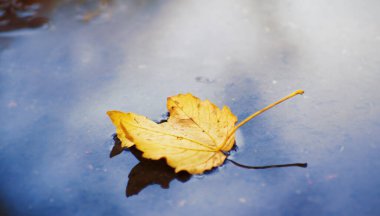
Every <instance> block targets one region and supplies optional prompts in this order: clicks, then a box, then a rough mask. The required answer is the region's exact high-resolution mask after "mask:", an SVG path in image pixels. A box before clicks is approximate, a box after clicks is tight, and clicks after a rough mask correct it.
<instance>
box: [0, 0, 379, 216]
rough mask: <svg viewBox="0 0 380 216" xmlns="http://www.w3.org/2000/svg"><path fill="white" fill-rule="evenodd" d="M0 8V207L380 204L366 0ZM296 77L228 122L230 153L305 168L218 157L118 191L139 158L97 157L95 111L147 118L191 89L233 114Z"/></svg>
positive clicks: (222, 208) (31, 1) (313, 208)
mask: <svg viewBox="0 0 380 216" xmlns="http://www.w3.org/2000/svg"><path fill="white" fill-rule="evenodd" d="M0 8H1V11H0V119H1V127H0V173H1V176H0V215H194V214H197V215H379V214H380V172H379V171H378V170H379V169H380V160H379V154H380V134H379V130H380V92H379V87H378V85H379V81H380V58H379V56H380V13H379V9H380V2H379V1H376V0H367V1H354V0H350V1H343V0H340V1H339V0H337V1H325V0H323V1H301V0H285V1H275V0H269V1H252V0H238V1H236V0H218V1H217V0H209V1H200V0H191V1H190V0H188V1H187V0H184V1H170V0H125V1H123V0H92V1H90V0H87V1H86V0H77V1H74V0H56V1H48V0H25V1H22V0H9V1H4V0H2V1H0ZM296 89H304V90H305V94H304V95H303V96H297V97H296V98H294V99H292V100H290V101H287V102H285V103H284V104H281V105H280V106H278V107H276V108H274V109H273V110H270V111H268V112H266V113H265V114H263V115H261V116H259V117H257V118H255V119H254V120H253V121H251V122H250V123H248V124H246V125H245V126H244V127H243V128H241V129H240V130H239V131H238V137H237V143H236V144H237V147H238V149H237V151H233V152H232V154H231V156H230V157H231V158H232V159H234V160H236V161H238V162H241V163H244V164H249V165H268V164H281V163H293V162H308V164H309V166H308V168H306V169H302V168H296V167H293V168H282V169H270V170H246V169H242V168H239V167H236V166H234V165H233V164H231V163H228V162H227V163H226V164H224V165H223V166H222V167H219V168H217V169H215V170H214V171H213V172H210V173H207V174H204V175H197V176H190V177H188V178H187V179H185V180H180V179H177V180H176V179H174V177H173V176H172V177H171V179H170V180H172V181H171V182H169V183H170V186H169V183H168V182H167V184H168V185H167V186H169V187H170V188H169V189H163V188H162V186H160V185H158V184H152V185H150V186H147V187H145V189H144V190H141V191H140V192H139V193H138V194H137V195H133V196H129V197H128V198H127V197H126V194H125V190H126V186H127V184H128V181H129V178H128V175H129V173H130V172H131V170H132V169H133V168H134V167H135V166H136V165H137V164H138V163H139V161H138V159H136V158H135V157H134V156H133V155H132V154H131V153H130V152H126V151H125V152H123V153H122V154H121V155H118V156H116V157H114V158H112V159H110V158H109V152H110V150H111V149H112V147H113V145H114V140H113V137H112V136H113V134H114V133H115V128H114V127H113V125H112V124H111V121H110V120H109V119H108V117H107V116H106V111H108V110H123V111H130V112H136V113H139V114H142V115H145V116H147V117H149V118H151V119H154V120H160V119H162V118H163V116H165V113H166V106H165V103H166V97H168V96H171V95H176V94H178V93H186V92H191V93H193V94H194V95H196V96H198V97H200V98H201V99H209V100H210V101H213V102H214V103H215V104H216V105H218V106H219V107H221V106H222V105H228V106H230V107H231V109H232V111H233V112H234V113H235V114H236V115H237V116H238V118H239V119H243V118H245V117H247V116H248V115H249V114H251V113H253V112H254V111H256V110H258V109H260V108H262V107H264V106H266V105H267V104H269V103H271V102H273V101H275V100H277V99H279V98H281V97H283V96H285V95H287V94H288V93H291V92H292V91H294V90H296ZM137 173H141V172H137ZM140 177H141V179H145V180H147V179H146V178H148V177H146V176H144V175H143V176H140ZM148 183H149V182H148ZM150 183H153V182H150ZM156 183H157V182H156ZM145 186H146V185H145Z"/></svg>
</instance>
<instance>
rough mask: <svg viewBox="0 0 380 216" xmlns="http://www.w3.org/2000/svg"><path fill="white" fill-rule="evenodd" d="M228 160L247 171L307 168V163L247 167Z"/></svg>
mask: <svg viewBox="0 0 380 216" xmlns="http://www.w3.org/2000/svg"><path fill="white" fill-rule="evenodd" d="M227 160H228V161H230V162H231V163H233V164H234V165H236V166H238V167H242V168H245V169H269V168H280V167H294V166H296V167H302V168H306V167H307V163H291V164H277V165H268V166H247V165H243V164H240V163H238V162H236V161H233V160H231V159H227Z"/></svg>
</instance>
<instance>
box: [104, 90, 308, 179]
mask: <svg viewBox="0 0 380 216" xmlns="http://www.w3.org/2000/svg"><path fill="white" fill-rule="evenodd" d="M297 94H303V91H302V90H297V91H295V92H293V93H292V94H290V95H288V96H286V97H284V98H282V99H281V100H279V101H277V102H275V103H273V104H271V105H269V106H267V107H265V108H264V109H262V110H260V111H258V112H256V113H254V114H252V115H250V116H249V117H248V118H246V119H245V120H243V121H242V122H240V123H239V124H237V125H235V124H236V122H237V117H236V116H235V115H234V114H233V113H232V112H231V110H230V109H229V108H228V107H227V106H224V107H223V108H222V109H219V108H218V107H217V106H215V105H214V104H213V103H211V102H210V101H208V100H205V101H201V100H200V99H199V98H197V97H195V96H193V95H192V94H179V95H176V96H172V97H168V99H167V108H168V110H169V114H170V115H169V118H168V120H167V122H164V123H161V124H157V123H155V122H153V121H152V120H150V119H148V118H147V117H145V116H142V115H138V114H135V113H124V112H120V111H108V112H107V114H108V115H109V117H110V118H111V120H112V122H113V124H114V125H115V126H116V134H117V136H118V138H119V139H120V141H121V143H122V147H124V148H129V147H131V146H133V145H136V147H137V148H138V149H139V150H140V151H142V152H143V157H144V158H148V159H153V160H158V159H160V158H165V159H166V161H167V163H168V165H169V166H171V167H173V168H175V172H180V171H182V170H184V171H187V172H189V173H190V174H201V173H203V172H204V171H206V170H210V169H212V168H214V167H218V166H220V165H222V164H223V162H224V161H225V159H226V158H227V154H226V153H227V152H228V151H230V150H231V149H232V147H233V145H234V143H235V132H236V130H237V129H238V128H239V127H241V126H242V125H244V124H245V123H247V122H248V121H249V120H251V119H252V118H254V117H255V116H257V115H259V114H261V113H262V112H265V111H266V110H268V109H270V108H272V107H273V106H275V105H277V104H279V103H281V102H283V101H285V100H287V99H289V98H291V97H294V96H295V95H297Z"/></svg>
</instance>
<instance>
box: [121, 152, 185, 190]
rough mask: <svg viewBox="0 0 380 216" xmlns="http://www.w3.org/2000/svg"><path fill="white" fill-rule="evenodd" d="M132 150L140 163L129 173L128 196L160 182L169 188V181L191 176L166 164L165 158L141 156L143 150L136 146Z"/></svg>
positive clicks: (182, 179) (183, 179) (181, 179)
mask: <svg viewBox="0 0 380 216" xmlns="http://www.w3.org/2000/svg"><path fill="white" fill-rule="evenodd" d="M130 151H131V152H132V154H133V155H135V156H136V158H137V159H139V160H140V163H138V164H137V165H136V166H135V167H133V169H132V170H131V172H130V173H129V175H128V178H129V180H128V185H127V188H126V191H125V192H126V195H127V197H128V196H132V195H135V194H138V193H139V192H140V191H141V190H143V189H144V188H145V187H147V186H148V185H152V184H159V185H160V186H161V187H162V188H169V183H170V182H171V181H172V180H173V179H177V180H179V181H181V182H186V181H187V180H189V179H190V177H191V175H190V174H189V173H187V172H179V173H175V172H174V169H173V168H171V167H170V166H168V165H167V164H166V161H165V159H160V160H149V159H145V158H143V157H141V155H142V152H140V151H139V150H138V149H136V147H131V148H130Z"/></svg>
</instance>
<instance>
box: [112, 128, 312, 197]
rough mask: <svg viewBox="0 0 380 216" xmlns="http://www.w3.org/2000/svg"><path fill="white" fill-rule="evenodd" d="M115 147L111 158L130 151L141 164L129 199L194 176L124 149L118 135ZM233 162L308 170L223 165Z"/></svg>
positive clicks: (130, 177)
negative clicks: (143, 192)
mask: <svg viewBox="0 0 380 216" xmlns="http://www.w3.org/2000/svg"><path fill="white" fill-rule="evenodd" d="M113 140H114V146H113V148H112V150H111V152H110V158H112V157H114V156H116V155H118V154H120V153H122V152H123V151H130V152H131V153H132V154H133V155H134V156H135V157H136V159H138V160H139V163H138V164H137V165H136V166H134V167H133V168H132V170H131V171H130V172H129V174H128V183H127V187H126V189H125V195H126V196H127V197H130V196H133V195H137V194H138V193H140V192H141V191H142V190H143V189H144V188H146V187H147V186H149V185H153V184H158V185H160V186H161V188H164V189H168V188H169V184H170V182H171V181H172V180H174V179H177V180H178V181H180V182H183V183H184V182H187V181H188V180H189V179H190V178H191V177H192V175H191V174H190V173H188V172H186V171H181V172H178V173H176V172H175V171H174V168H172V167H170V166H169V165H167V163H166V160H165V159H164V158H163V159H160V160H150V159H146V158H143V157H142V154H143V153H142V152H141V151H140V150H138V149H137V148H136V146H132V147H130V148H127V149H126V148H122V147H121V141H120V140H119V138H118V137H117V135H116V134H114V135H113ZM236 149H237V146H236V144H235V145H234V148H233V149H232V151H236ZM227 161H228V162H231V163H232V164H234V165H236V166H238V167H241V168H244V169H271V168H283V167H302V168H306V167H307V163H292V164H279V165H267V166H247V165H243V164H240V163H238V162H235V161H233V160H231V159H228V158H227V159H226V160H225V162H224V163H223V164H225V163H226V162H227ZM215 170H216V168H214V169H211V170H208V171H205V172H204V174H206V175H207V174H210V173H212V172H214V171H215Z"/></svg>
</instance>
